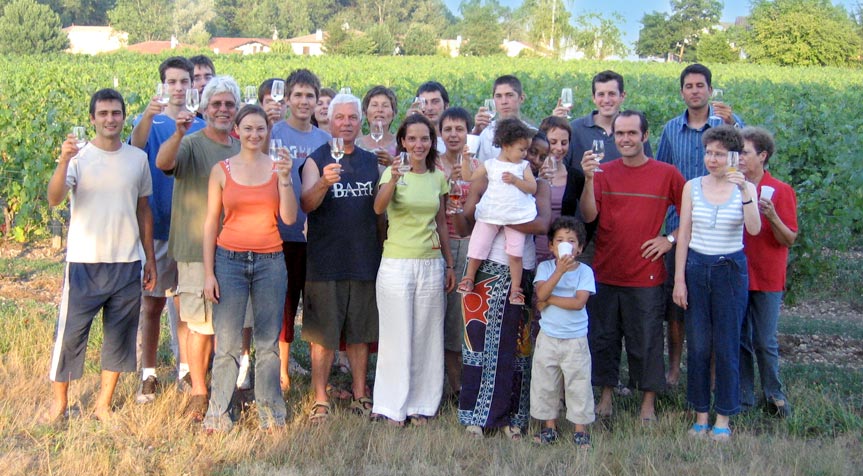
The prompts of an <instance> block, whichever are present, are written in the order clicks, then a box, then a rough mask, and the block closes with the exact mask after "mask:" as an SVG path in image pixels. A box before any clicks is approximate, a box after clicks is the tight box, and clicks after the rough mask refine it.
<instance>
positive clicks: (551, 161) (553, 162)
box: [543, 155, 557, 182]
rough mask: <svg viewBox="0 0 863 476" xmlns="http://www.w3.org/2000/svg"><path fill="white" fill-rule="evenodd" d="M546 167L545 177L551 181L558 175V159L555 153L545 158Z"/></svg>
mask: <svg viewBox="0 0 863 476" xmlns="http://www.w3.org/2000/svg"><path fill="white" fill-rule="evenodd" d="M543 165H544V168H545V177H544V178H545V179H546V180H548V181H549V182H551V181H552V179H554V176H555V175H557V159H555V158H554V156H553V155H549V156H548V157H546V158H545V161H544V162H543Z"/></svg>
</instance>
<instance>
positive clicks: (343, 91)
mask: <svg viewBox="0 0 863 476" xmlns="http://www.w3.org/2000/svg"><path fill="white" fill-rule="evenodd" d="M339 94H352V93H351V88H349V87H343V88H341V89H339Z"/></svg>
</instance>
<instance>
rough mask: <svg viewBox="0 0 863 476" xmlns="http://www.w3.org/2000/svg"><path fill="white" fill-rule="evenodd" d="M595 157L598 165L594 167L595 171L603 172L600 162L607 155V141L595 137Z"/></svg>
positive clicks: (593, 149)
mask: <svg viewBox="0 0 863 476" xmlns="http://www.w3.org/2000/svg"><path fill="white" fill-rule="evenodd" d="M591 150H592V151H593V157H594V159H596V163H597V167H596V168H595V169H593V170H594V171H595V172H602V169H601V168H599V165H598V164H599V163H600V162H602V158H603V157H605V141H604V140H602V139H594V140H593V148H592V149H591Z"/></svg>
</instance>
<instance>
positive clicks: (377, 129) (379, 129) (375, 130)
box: [370, 119, 384, 147]
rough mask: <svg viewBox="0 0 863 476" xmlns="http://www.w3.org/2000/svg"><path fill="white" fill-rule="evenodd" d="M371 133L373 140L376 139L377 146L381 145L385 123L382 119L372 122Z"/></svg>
mask: <svg viewBox="0 0 863 476" xmlns="http://www.w3.org/2000/svg"><path fill="white" fill-rule="evenodd" d="M370 135H371V137H372V140H373V141H375V145H376V146H377V147H380V145H381V139H383V138H384V123H383V122H382V121H381V120H380V119H378V120H377V121H374V122H372V128H371V131H370Z"/></svg>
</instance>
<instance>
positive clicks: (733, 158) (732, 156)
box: [726, 150, 740, 172]
mask: <svg viewBox="0 0 863 476" xmlns="http://www.w3.org/2000/svg"><path fill="white" fill-rule="evenodd" d="M727 165H728V168H727V169H726V170H727V171H728V172H737V170H738V168H739V167H740V153H739V152H736V151H733V150H729V151H728V162H727Z"/></svg>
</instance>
